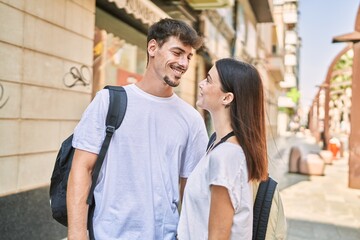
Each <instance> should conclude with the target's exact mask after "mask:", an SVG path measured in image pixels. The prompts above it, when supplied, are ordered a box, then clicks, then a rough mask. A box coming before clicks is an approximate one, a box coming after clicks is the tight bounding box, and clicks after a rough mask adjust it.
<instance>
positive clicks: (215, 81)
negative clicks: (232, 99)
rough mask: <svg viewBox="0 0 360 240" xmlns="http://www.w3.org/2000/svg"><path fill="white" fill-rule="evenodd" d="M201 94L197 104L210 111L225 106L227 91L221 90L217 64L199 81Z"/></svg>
mask: <svg viewBox="0 0 360 240" xmlns="http://www.w3.org/2000/svg"><path fill="white" fill-rule="evenodd" d="M199 88H200V90H199V95H198V99H197V102H196V105H197V106H198V107H200V108H202V109H205V110H208V111H209V112H212V111H216V110H217V109H218V108H220V107H221V106H223V104H222V100H223V98H224V96H225V93H224V92H223V91H222V90H221V82H220V77H219V74H218V71H217V69H216V67H215V65H214V66H213V67H212V68H211V69H210V71H209V72H208V74H207V76H206V78H205V79H204V80H202V81H201V82H200V83H199Z"/></svg>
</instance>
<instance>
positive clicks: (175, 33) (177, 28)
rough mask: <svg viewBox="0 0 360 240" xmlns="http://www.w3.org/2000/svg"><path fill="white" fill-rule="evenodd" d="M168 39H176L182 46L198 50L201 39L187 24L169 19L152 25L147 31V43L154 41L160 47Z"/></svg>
mask: <svg viewBox="0 0 360 240" xmlns="http://www.w3.org/2000/svg"><path fill="white" fill-rule="evenodd" d="M169 37H177V38H178V39H179V40H180V41H181V42H182V43H183V44H185V45H190V46H191V47H192V48H194V49H199V48H200V47H201V45H202V44H203V39H202V38H201V37H200V36H199V35H198V34H197V32H196V31H195V30H194V28H192V27H191V26H190V25H188V24H187V23H185V22H183V21H181V20H176V19H170V18H164V19H161V20H160V21H158V22H157V23H155V24H153V25H152V26H151V27H150V28H149V31H148V37H147V43H149V41H150V40H152V39H155V40H156V42H157V43H158V44H159V46H160V47H161V46H162V45H163V44H164V43H165V42H166V41H167V40H168V38H169Z"/></svg>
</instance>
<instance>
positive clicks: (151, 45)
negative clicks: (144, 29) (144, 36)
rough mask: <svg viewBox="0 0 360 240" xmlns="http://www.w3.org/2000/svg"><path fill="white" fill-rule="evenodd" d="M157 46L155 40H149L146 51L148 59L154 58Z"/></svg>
mask: <svg viewBox="0 0 360 240" xmlns="http://www.w3.org/2000/svg"><path fill="white" fill-rule="evenodd" d="M157 47H158V44H157V42H156V40H155V39H151V40H150V41H149V43H148V46H147V50H148V53H149V57H154V55H155V52H156V49H157Z"/></svg>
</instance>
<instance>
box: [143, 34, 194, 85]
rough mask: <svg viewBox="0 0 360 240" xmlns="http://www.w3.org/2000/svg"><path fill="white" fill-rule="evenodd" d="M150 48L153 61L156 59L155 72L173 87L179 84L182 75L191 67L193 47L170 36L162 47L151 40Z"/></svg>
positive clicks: (154, 63)
mask: <svg viewBox="0 0 360 240" xmlns="http://www.w3.org/2000/svg"><path fill="white" fill-rule="evenodd" d="M151 47H153V48H152V49H151ZM148 50H149V54H150V57H151V58H152V61H154V62H153V66H154V72H155V73H156V75H158V77H159V79H162V80H163V81H164V82H165V83H166V84H168V85H169V86H171V87H176V86H178V85H179V83H180V79H181V77H182V75H183V74H184V73H185V72H186V71H187V69H188V67H189V62H190V59H191V58H192V56H193V48H192V47H191V46H189V45H184V44H183V43H182V42H181V41H180V40H179V39H178V38H176V37H170V38H169V39H168V40H167V41H166V42H165V43H164V44H163V45H162V46H161V47H159V45H158V44H157V42H156V41H155V40H151V41H150V43H149V47H148Z"/></svg>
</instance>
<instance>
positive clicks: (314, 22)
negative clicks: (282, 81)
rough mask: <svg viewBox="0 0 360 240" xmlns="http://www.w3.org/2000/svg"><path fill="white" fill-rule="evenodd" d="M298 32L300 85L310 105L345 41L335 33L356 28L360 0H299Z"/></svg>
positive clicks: (302, 93) (303, 97)
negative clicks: (335, 38)
mask: <svg viewBox="0 0 360 240" xmlns="http://www.w3.org/2000/svg"><path fill="white" fill-rule="evenodd" d="M298 3H299V12H300V13H299V22H298V32H299V36H300V38H301V48H300V65H299V68H300V69H299V70H300V75H299V82H300V83H299V85H300V94H301V98H300V101H301V104H302V106H303V107H305V108H307V107H310V105H311V103H312V100H313V98H314V97H315V94H316V93H317V90H318V88H317V87H316V85H320V84H321V83H322V82H324V80H325V78H326V74H327V71H328V68H329V66H330V64H331V62H332V61H333V60H334V58H335V57H336V55H337V54H338V53H339V52H340V51H341V50H342V49H344V48H345V47H346V46H347V44H346V43H332V39H333V37H335V36H339V35H342V34H345V33H350V32H353V31H354V27H355V19H356V14H357V11H358V8H359V4H360V0H299V2H298Z"/></svg>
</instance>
